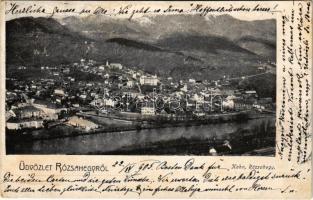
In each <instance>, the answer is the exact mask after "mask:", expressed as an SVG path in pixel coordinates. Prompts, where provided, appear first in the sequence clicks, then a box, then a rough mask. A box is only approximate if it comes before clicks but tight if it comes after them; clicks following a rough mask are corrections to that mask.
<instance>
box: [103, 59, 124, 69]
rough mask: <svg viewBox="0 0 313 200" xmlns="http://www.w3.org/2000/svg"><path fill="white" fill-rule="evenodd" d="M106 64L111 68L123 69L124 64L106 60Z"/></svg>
mask: <svg viewBox="0 0 313 200" xmlns="http://www.w3.org/2000/svg"><path fill="white" fill-rule="evenodd" d="M106 66H107V67H108V68H110V69H119V70H122V69H123V65H122V64H120V63H109V61H107V62H106Z"/></svg>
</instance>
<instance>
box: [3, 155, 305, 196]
mask: <svg viewBox="0 0 313 200" xmlns="http://www.w3.org/2000/svg"><path fill="white" fill-rule="evenodd" d="M12 171H13V170H12ZM12 171H7V172H5V173H4V175H3V177H2V178H1V179H2V181H1V182H2V185H3V188H4V190H3V192H4V194H12V193H13V194H20V193H22V194H32V193H39V194H43V195H44V194H47V195H48V194H52V193H53V194H55V195H59V196H62V195H70V194H72V193H73V192H91V193H95V194H99V195H105V194H107V193H118V194H120V195H128V194H135V195H136V196H141V195H148V196H151V195H152V196H157V195H159V194H162V193H165V194H169V193H173V194H175V193H182V194H183V195H186V196H189V197H192V196H195V195H198V194H203V193H211V192H218V193H220V192H227V193H238V192H244V191H249V192H275V193H278V194H282V193H296V192H297V191H296V190H295V189H294V188H292V186H290V185H288V184H289V183H290V182H293V183H295V182H301V181H306V178H305V177H306V176H308V174H307V173H308V172H307V171H301V170H295V169H291V170H290V169H289V170H287V171H286V172H279V173H278V172H276V171H275V166H272V165H255V164H246V165H243V164H240V163H233V164H229V163H228V164H226V163H224V160H223V159H219V160H216V161H214V162H201V161H197V159H195V158H189V159H182V160H181V161H180V162H169V161H166V160H155V159H151V160H141V161H138V162H129V161H126V160H117V161H114V162H112V163H108V164H107V165H105V164H99V165H83V164H79V165H75V164H74V165H73V164H67V163H53V164H48V163H45V164H38V163H27V162H26V161H25V162H24V161H21V162H20V163H19V166H18V170H15V171H17V172H16V173H14V172H12ZM21 172H23V173H21ZM42 172H44V173H42ZM21 174H22V175H21ZM65 174H66V175H65ZM275 180H277V181H278V180H286V181H285V183H286V185H276V184H273V183H275Z"/></svg>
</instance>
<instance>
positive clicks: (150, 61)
mask: <svg viewBox="0 0 313 200" xmlns="http://www.w3.org/2000/svg"><path fill="white" fill-rule="evenodd" d="M185 17H186V16H182V17H180V16H175V17H174V18H173V19H174V21H175V20H176V21H177V20H182V19H185ZM194 17H195V18H197V17H199V16H193V17H191V18H192V19H191V22H186V27H187V26H188V24H190V23H192V21H193V18H194ZM176 18H177V19H176ZM92 19H93V18H91V19H89V20H92ZM66 20H68V21H71V22H73V21H75V23H76V24H77V25H75V27H76V28H77V27H78V24H79V23H81V21H82V19H77V18H76V17H74V18H73V17H70V18H67V19H64V21H66ZM99 20H100V19H99ZM151 20H154V21H155V22H157V21H160V22H161V21H162V20H165V18H163V17H155V18H151ZM167 20H168V18H167ZM204 20H206V19H204ZM64 21H63V22H61V23H62V24H61V23H60V22H58V21H56V20H54V19H52V18H19V19H15V20H11V21H7V22H6V27H7V35H6V36H7V41H6V52H7V57H6V58H7V60H6V61H7V65H8V66H12V67H14V66H16V65H21V64H22V65H28V66H34V67H36V66H41V65H50V66H51V65H59V64H62V63H73V62H78V61H79V60H80V59H81V58H87V59H94V60H97V61H100V62H105V61H106V60H107V59H109V60H110V61H112V62H120V63H122V64H123V65H126V66H129V67H134V68H138V69H142V70H145V71H147V72H150V73H155V74H158V75H160V76H172V77H173V78H174V79H187V78H196V79H218V78H220V77H222V76H224V75H225V74H229V75H231V76H242V75H246V74H255V73H257V68H258V65H259V62H258V61H260V60H261V61H262V60H267V59H268V58H265V57H264V56H263V55H262V56H260V55H257V54H255V53H254V51H255V50H256V49H257V48H256V49H255V48H254V49H253V48H250V47H249V46H247V45H246V46H244V45H242V43H240V41H239V44H240V45H237V43H236V41H233V40H231V39H229V38H228V37H224V36H216V35H206V36H203V35H199V34H198V33H196V32H192V31H190V30H189V29H188V30H187V28H186V30H185V32H188V33H181V32H180V33H177V32H176V33H173V34H170V35H166V36H165V35H163V36H162V38H159V39H155V38H154V37H152V36H151V34H153V33H154V32H157V31H150V32H149V33H147V31H146V32H143V33H142V32H141V31H140V30H141V29H143V28H141V29H134V30H135V31H134V32H130V33H129V32H128V31H129V30H128V28H130V27H129V26H126V27H124V29H125V30H124V29H116V30H115V28H111V29H108V32H110V33H111V34H113V35H114V34H115V33H117V32H118V33H119V34H122V35H123V34H124V35H128V36H130V35H136V34H137V37H138V38H140V37H142V38H141V39H130V38H129V37H125V38H123V37H112V38H107V39H103V38H94V37H90V35H89V36H88V34H84V29H82V28H77V30H73V27H70V26H69V24H66V23H64ZM105 21H106V23H107V24H110V23H111V24H112V23H113V24H114V23H115V22H118V23H119V24H118V25H115V26H113V27H116V26H120V24H123V23H126V22H124V21H123V20H120V21H119V20H109V19H107V18H106V19H105ZM71 22H68V23H71ZM101 22H102V21H101ZM200 22H201V21H200ZM200 22H199V23H200ZM75 23H73V24H75ZM82 23H83V22H82ZM133 23H136V24H137V25H136V26H140V27H148V26H150V25H149V23H143V22H138V20H137V22H133ZM163 23H165V22H163ZM169 23H170V24H171V23H172V22H169ZM201 23H204V21H202V22H201ZM73 24H71V25H73ZM87 25H88V23H83V24H81V26H82V27H86V26H87ZM92 25H93V23H92V24H91V25H90V29H93V28H95V27H94V26H92ZM98 25H99V26H96V27H99V29H101V27H102V26H101V24H98ZM198 25H199V24H198ZM198 25H197V26H198ZM106 26H109V25H106ZM110 26H111V25H110ZM164 26H165V25H164V24H163V25H160V26H157V27H156V30H158V28H160V27H164ZM166 26H168V27H169V26H170V25H169V24H167V25H166ZM180 26H181V27H185V26H182V25H180ZM80 29H82V30H80ZM112 29H114V30H112ZM193 29H195V28H194V26H193ZM145 30H147V29H145ZM171 31H173V30H172V28H170V30H168V31H166V33H169V32H171ZM176 31H180V30H179V29H178V30H176ZM137 32H139V33H137ZM127 33H129V34H127ZM147 34H148V35H150V36H151V39H150V41H148V40H144V38H147ZM237 42H238V41H237Z"/></svg>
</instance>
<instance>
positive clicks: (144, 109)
mask: <svg viewBox="0 0 313 200" xmlns="http://www.w3.org/2000/svg"><path fill="white" fill-rule="evenodd" d="M141 114H142V115H155V109H154V108H153V107H148V106H143V107H141Z"/></svg>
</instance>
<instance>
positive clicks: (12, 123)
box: [6, 119, 43, 130]
mask: <svg viewBox="0 0 313 200" xmlns="http://www.w3.org/2000/svg"><path fill="white" fill-rule="evenodd" d="M6 127H7V128H8V129H9V130H19V129H25V128H42V127H43V120H32V119H26V120H16V119H15V120H11V119H9V120H8V121H7V122H6Z"/></svg>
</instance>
